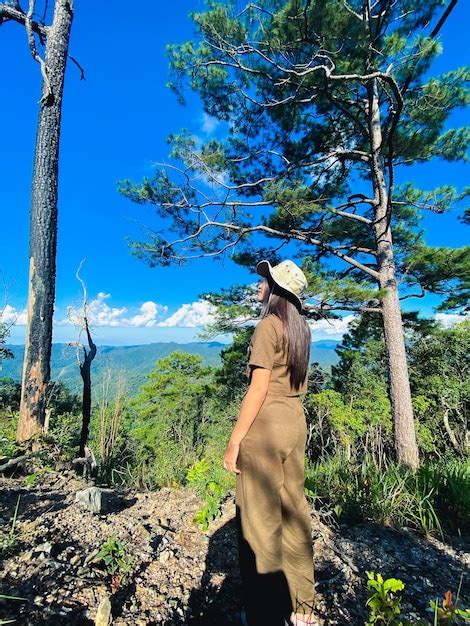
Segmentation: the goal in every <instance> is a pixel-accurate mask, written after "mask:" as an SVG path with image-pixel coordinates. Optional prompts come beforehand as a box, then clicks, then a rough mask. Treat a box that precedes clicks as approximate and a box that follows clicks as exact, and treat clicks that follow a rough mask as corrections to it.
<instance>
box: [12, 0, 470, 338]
mask: <svg viewBox="0 0 470 626" xmlns="http://www.w3.org/2000/svg"><path fill="white" fill-rule="evenodd" d="M110 6H112V10H111V9H110ZM202 8H203V2H202V0H179V1H178V2H173V3H163V2H155V1H153V2H152V1H149V0H146V1H144V2H141V3H139V7H138V10H134V9H132V8H130V5H129V3H128V2H124V1H123V0H114V2H113V3H112V5H111V4H110V3H106V2H77V3H76V12H75V20H74V24H73V29H72V38H71V46H70V51H71V54H73V56H75V57H76V58H77V59H78V60H79V61H80V63H81V64H82V65H83V67H84V68H85V73H86V80H85V81H80V80H79V73H78V71H77V69H76V68H75V66H74V65H73V64H71V63H69V66H68V70H67V77H66V87H65V94H64V108H63V126H62V143H61V163H60V193H59V232H58V253H57V295H56V308H55V326H54V341H69V340H74V339H75V331H74V328H73V327H72V326H71V325H70V324H69V323H68V322H66V320H67V310H68V307H69V306H73V305H79V304H80V301H81V287H80V285H79V283H78V282H77V280H76V278H75V272H76V270H77V267H78V265H79V263H80V261H81V259H82V258H84V257H85V258H86V263H85V265H84V268H83V270H82V276H83V278H84V279H85V280H86V283H87V289H88V294H89V300H90V304H91V307H92V311H93V314H94V319H95V324H94V336H95V340H96V342H97V343H100V344H104V343H108V344H135V343H148V342H151V341H169V340H176V341H182V342H185V341H190V340H192V339H193V338H194V337H195V336H196V333H197V332H198V330H199V328H198V325H199V324H201V323H202V322H203V321H204V320H206V319H207V310H206V309H205V308H204V307H203V306H202V305H201V304H200V303H198V295H199V294H200V293H202V292H204V291H216V290H218V289H220V288H222V287H228V286H229V285H231V284H233V283H250V282H253V281H254V280H255V275H254V274H253V273H250V272H249V271H248V270H246V269H244V268H240V267H238V266H236V265H235V264H234V263H232V262H231V261H230V260H229V259H228V260H227V261H226V262H225V264H224V265H223V266H222V265H221V263H220V262H214V261H210V260H198V261H196V262H193V263H192V264H191V265H187V266H184V267H171V268H153V269H152V268H149V267H148V266H147V265H145V264H144V263H143V262H141V261H139V260H137V259H135V258H134V257H132V256H131V255H130V254H129V251H128V248H127V246H126V242H125V237H126V236H130V237H132V238H135V239H138V238H140V236H141V230H140V225H148V226H152V227H155V226H158V224H157V222H156V220H155V218H154V216H153V212H152V210H151V208H149V207H143V206H138V205H135V204H133V203H131V202H129V201H128V200H126V199H125V198H123V197H121V196H120V195H119V194H118V193H117V184H116V183H117V181H118V180H119V179H123V178H131V179H133V180H140V179H141V178H142V177H143V176H145V175H150V174H151V173H152V164H153V163H154V162H155V161H157V160H162V159H164V158H165V157H166V156H167V154H168V144H167V142H166V139H167V136H168V135H169V133H170V132H175V131H178V130H179V129H180V128H182V127H186V128H189V129H190V130H191V131H193V132H194V133H196V134H197V135H199V136H204V135H208V134H210V133H211V132H212V128H211V127H212V124H211V120H208V119H206V118H205V117H204V115H203V112H202V110H201V107H200V106H199V102H198V100H197V98H196V97H195V96H191V97H190V98H189V100H188V105H187V106H186V107H182V106H180V105H179V104H178V103H177V101H176V98H175V96H174V95H173V94H172V93H171V92H170V90H169V89H168V88H167V87H166V82H167V80H168V61H167V57H166V53H165V46H166V44H168V43H170V42H181V41H185V40H187V39H190V38H191V37H192V23H191V20H190V19H189V17H188V13H189V12H190V11H192V10H199V9H202ZM469 21H470V6H469V4H468V3H465V2H461V3H459V4H458V5H457V7H456V9H455V10H454V12H453V14H452V15H451V17H450V19H449V21H448V23H447V24H446V26H445V29H444V32H443V35H442V41H443V44H444V52H443V54H442V55H441V57H440V58H439V60H438V61H437V62H436V64H435V66H434V70H433V71H435V72H443V71H447V70H449V69H451V68H453V67H456V66H459V65H463V64H464V63H468V62H469V52H468V45H467V39H466V36H467V33H466V25H467V24H468V23H469ZM0 72H1V77H2V87H3V103H4V107H3V110H4V120H6V121H4V124H3V125H2V131H3V132H2V142H1V150H0V171H1V172H2V179H3V180H2V184H1V185H0V203H1V206H2V208H3V219H2V230H3V232H2V246H1V249H0V272H1V276H2V280H3V282H4V286H2V289H3V288H5V287H6V290H7V296H6V297H7V308H6V309H5V311H4V315H5V316H6V317H5V319H7V317H8V319H13V318H15V319H16V320H17V323H16V325H15V326H13V327H12V329H11V338H10V340H11V342H12V343H21V342H22V341H23V339H24V331H25V327H24V319H25V314H24V310H25V307H26V304H27V283H28V229H29V214H28V211H29V195H30V181H31V170H32V159H33V150H34V140H35V125H36V116H37V101H38V99H39V93H40V72H39V67H38V65H37V64H36V63H35V62H34V61H33V60H32V58H31V56H30V53H29V50H28V47H27V44H26V35H25V33H24V30H23V29H22V28H21V27H20V26H19V25H17V24H13V23H8V24H6V25H4V26H2V28H1V29H0ZM464 119H465V114H464V113H463V112H460V113H458V114H457V115H455V116H454V118H453V120H452V122H454V123H463V122H464ZM466 173H467V172H466V168H464V166H463V165H449V164H445V163H433V164H427V165H425V166H420V167H416V168H414V169H413V170H411V169H408V170H406V178H413V179H414V180H415V182H416V183H417V184H418V185H420V186H421V187H423V188H432V187H433V186H435V185H436V184H441V183H453V184H456V185H457V186H463V185H464V184H465V174H466ZM424 227H425V229H426V237H427V241H428V243H430V244H436V245H437V244H439V245H450V246H460V245H462V244H463V243H465V240H466V233H465V229H464V228H463V227H462V225H461V224H459V222H457V220H456V216H455V214H450V215H446V216H437V215H433V214H429V215H427V216H426V217H425V220H424ZM437 302H438V299H437V298H435V297H433V296H427V297H426V298H425V299H423V300H405V301H404V308H405V309H412V308H413V309H414V308H419V310H420V311H421V312H422V314H423V316H432V315H434V310H433V307H434V306H435V305H436V304H437ZM348 319H350V316H349V317H347V316H345V318H344V320H343V322H341V321H340V322H338V323H336V325H334V326H332V327H329V326H328V325H325V324H324V323H319V324H318V325H317V327H314V333H315V334H314V336H315V338H316V339H321V338H325V337H332V338H339V337H340V336H341V333H342V332H344V330H345V328H346V326H345V324H346V322H347V320H348ZM315 331H316V332H315Z"/></svg>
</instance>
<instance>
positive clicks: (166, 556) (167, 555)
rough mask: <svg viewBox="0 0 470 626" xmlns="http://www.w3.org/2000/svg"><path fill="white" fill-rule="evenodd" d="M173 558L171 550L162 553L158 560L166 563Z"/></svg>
mask: <svg viewBox="0 0 470 626" xmlns="http://www.w3.org/2000/svg"><path fill="white" fill-rule="evenodd" d="M172 556H173V554H172V552H171V550H163V552H160V555H159V557H158V560H159V561H160V563H166V562H167V561H168V560H169V559H170V558H171V557H172Z"/></svg>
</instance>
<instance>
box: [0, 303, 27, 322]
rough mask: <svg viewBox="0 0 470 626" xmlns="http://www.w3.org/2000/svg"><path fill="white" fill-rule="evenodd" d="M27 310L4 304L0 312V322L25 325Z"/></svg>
mask: <svg viewBox="0 0 470 626" xmlns="http://www.w3.org/2000/svg"><path fill="white" fill-rule="evenodd" d="M26 318H27V311H26V309H23V310H22V311H17V310H16V309H15V308H14V307H12V306H11V305H10V304H7V305H5V308H4V309H3V310H2V311H1V313H0V322H3V323H4V324H16V325H20V326H24V325H26Z"/></svg>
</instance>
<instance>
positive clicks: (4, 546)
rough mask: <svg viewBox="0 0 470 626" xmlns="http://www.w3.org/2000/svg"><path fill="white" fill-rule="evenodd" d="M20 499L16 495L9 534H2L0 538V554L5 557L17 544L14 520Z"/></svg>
mask: <svg viewBox="0 0 470 626" xmlns="http://www.w3.org/2000/svg"><path fill="white" fill-rule="evenodd" d="M20 498H21V495H20V494H18V499H17V501H16V507H15V512H14V514H13V519H12V522H11V528H10V532H9V533H2V536H1V537H0V548H1V550H0V552H1V553H3V555H5V556H6V555H7V554H10V553H11V552H13V551H14V549H15V548H16V546H17V545H18V543H19V536H18V533H17V532H16V518H17V515H18V507H19V505H20Z"/></svg>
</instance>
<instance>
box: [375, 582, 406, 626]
mask: <svg viewBox="0 0 470 626" xmlns="http://www.w3.org/2000/svg"><path fill="white" fill-rule="evenodd" d="M366 573H367V578H368V579H369V580H368V581H367V587H368V594H369V595H368V599H367V602H366V606H369V607H370V615H369V619H368V620H367V622H366V624H386V626H403V622H402V621H400V620H399V615H400V611H401V597H400V596H399V595H398V593H399V592H401V591H403V589H404V588H405V585H404V583H403V582H402V581H401V580H398V579H397V578H388V579H387V580H384V579H383V577H382V575H381V574H379V573H377V575H376V574H375V573H374V572H366Z"/></svg>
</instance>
